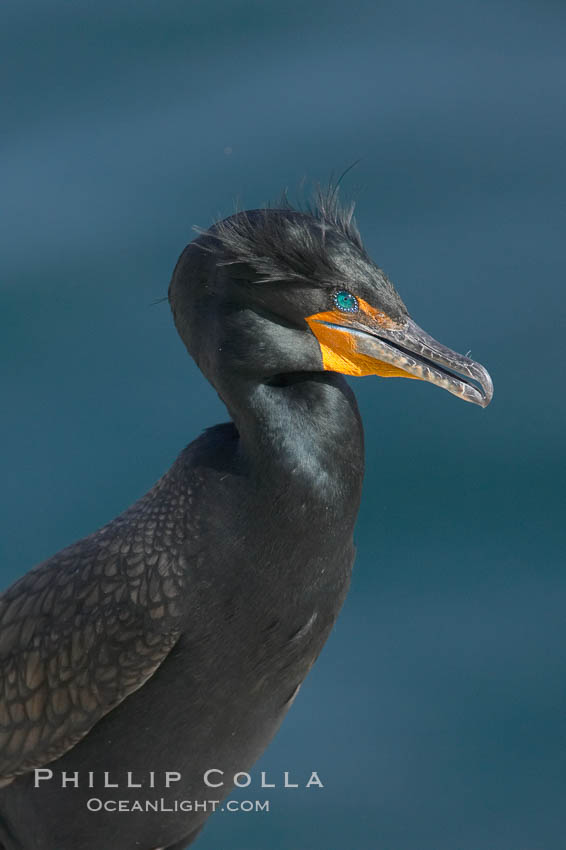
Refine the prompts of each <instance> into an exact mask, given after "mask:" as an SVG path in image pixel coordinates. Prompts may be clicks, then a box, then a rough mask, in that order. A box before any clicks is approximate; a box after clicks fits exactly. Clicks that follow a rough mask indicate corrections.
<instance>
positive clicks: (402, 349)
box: [306, 299, 493, 407]
mask: <svg viewBox="0 0 566 850" xmlns="http://www.w3.org/2000/svg"><path fill="white" fill-rule="evenodd" d="M358 306H359V309H358V311H357V312H356V313H343V312H341V311H339V310H337V309H336V310H329V311H327V312H324V313H316V314H314V315H312V316H308V317H307V318H306V322H307V324H308V325H309V327H310V329H311V331H312V332H313V334H314V335H315V337H316V339H317V340H318V343H319V345H320V350H321V354H322V362H323V366H324V368H325V369H326V370H329V371H332V372H342V373H343V374H346V375H358V376H362V375H381V376H382V377H386V378H389V377H400V378H416V379H417V380H421V381H430V383H431V384H436V386H438V387H442V388H443V389H445V390H448V392H450V393H453V395H456V396H458V397H459V398H461V399H464V401H471V402H473V403H474V404H479V405H480V406H481V407H487V405H488V404H489V402H490V401H491V399H492V397H493V383H492V381H491V378H490V376H489V373H488V371H487V370H486V369H485V368H484V367H483V366H481V365H480V364H479V363H476V362H475V361H474V360H470V358H469V357H464V356H463V355H462V354H457V353H456V352H455V351H452V350H451V349H450V348H447V347H446V346H445V345H442V344H441V343H440V342H437V341H436V340H435V339H433V337H431V336H429V334H427V333H426V332H425V331H423V330H422V328H420V327H419V326H418V325H417V324H416V322H414V321H413V320H412V319H411V318H410V317H409V316H407V317H406V318H404V319H401V320H399V321H398V320H394V319H391V318H390V317H389V316H387V315H386V314H385V313H382V312H381V311H379V310H376V309H375V308H374V307H372V306H371V305H370V304H368V303H367V302H364V301H362V299H358Z"/></svg>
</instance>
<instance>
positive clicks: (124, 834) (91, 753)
mask: <svg viewBox="0 0 566 850" xmlns="http://www.w3.org/2000/svg"><path fill="white" fill-rule="evenodd" d="M169 301H170V304H171V308H172V311H173V316H174V320H175V324H176V327H177V330H178V332H179V334H180V335H181V338H182V340H183V342H184V343H185V345H186V347H187V349H188V351H189V353H190V354H191V355H192V357H194V359H195V360H196V362H197V364H198V365H199V367H200V369H201V370H202V372H203V373H204V375H205V377H206V378H207V379H208V380H209V381H210V382H211V383H212V384H213V386H214V387H215V388H216V390H217V391H218V393H219V395H220V397H221V399H222V400H223V401H224V403H225V404H226V407H227V408H228V411H229V413H230V417H231V422H229V423H228V424H224V425H218V426H216V427H214V428H210V429H208V430H207V431H206V432H205V433H204V434H203V435H202V436H201V437H199V438H198V439H197V440H195V441H194V442H193V443H191V444H190V445H189V446H188V447H187V448H186V449H184V451H182V452H181V454H180V455H179V457H178V458H177V460H176V461H175V463H174V464H173V466H172V467H171V469H170V470H169V471H168V472H167V473H166V474H165V475H164V476H163V478H161V480H160V481H158V483H157V484H156V485H155V486H154V487H153V488H152V489H151V490H150V491H149V492H148V493H147V494H146V495H145V496H143V497H142V498H141V499H140V500H139V501H138V502H136V503H135V504H134V505H132V507H130V508H129V509H128V510H126V511H125V512H124V513H123V514H121V515H120V516H118V517H117V518H116V519H114V520H112V521H111V522H110V523H108V525H106V526H104V527H103V528H101V529H100V530H99V531H96V532H95V533H94V534H91V535H90V536H89V537H86V538H85V539H84V540H80V541H79V542H78V543H74V544H73V545H71V546H69V547H68V548H66V549H64V550H63V551H61V552H59V553H58V554H56V555H54V556H53V557H52V558H50V559H49V560H47V561H45V562H44V563H42V564H40V565H39V566H37V567H35V568H34V569H33V570H31V571H30V572H29V573H28V574H27V575H25V576H24V577H23V578H21V579H20V580H19V581H17V582H16V583H15V584H13V585H12V586H11V587H10V588H9V589H8V590H6V591H5V592H4V594H3V595H2V597H0V777H2V780H1V781H2V789H1V790H0V847H1V848H4V850H32V848H33V850H71V848H72V850H110V848H113V850H114V848H115V850H134V848H139V850H154V848H168V850H173V848H177V850H180V848H182V847H185V846H187V845H188V844H189V843H190V842H191V841H192V839H193V838H194V837H195V835H196V833H197V832H198V831H199V830H200V828H201V827H202V825H203V823H204V821H205V820H206V818H207V817H208V815H209V814H210V809H208V810H206V811H203V809H202V807H200V808H199V807H197V810H196V811H195V810H193V811H181V810H180V811H177V812H176V813H175V814H171V813H170V812H166V813H163V812H162V811H154V810H152V809H151V808H150V809H149V811H139V810H136V807H135V806H134V807H132V810H130V811H127V810H126V811H124V810H122V811H119V812H116V811H113V810H110V811H106V810H105V808H104V804H105V802H106V801H107V800H116V799H117V798H119V799H120V800H126V801H129V803H132V801H135V800H137V801H142V804H143V805H145V803H144V801H145V800H147V799H150V798H151V799H156V798H158V799H162V800H163V801H164V805H174V803H175V801H176V800H177V801H178V800H179V798H182V799H184V800H189V801H203V800H210V799H218V798H220V797H222V796H224V795H225V794H226V793H228V792H229V791H230V790H231V787H233V781H232V777H233V776H234V775H235V774H237V773H238V772H240V771H246V770H248V769H249V768H250V766H251V765H252V764H253V763H254V762H255V761H256V759H257V758H258V756H259V755H260V754H261V753H262V751H263V750H264V748H265V747H266V746H267V744H268V743H269V741H270V740H271V738H272V737H273V735H274V734H275V732H276V731H277V729H278V727H279V725H280V723H281V721H282V719H283V717H284V716H285V713H286V711H287V709H288V708H289V706H290V704H291V702H292V701H293V698H294V696H295V694H296V692H297V690H298V688H299V686H300V684H301V682H302V681H303V680H304V678H305V676H306V675H307V673H308V671H309V670H310V668H311V666H312V665H313V663H314V661H315V660H316V658H317V656H318V654H319V652H320V651H321V649H322V646H323V644H324V642H325V640H326V638H327V637H328V634H329V632H330V630H331V629H332V626H333V624H334V621H335V619H336V617H337V615H338V612H339V610H340V607H341V605H342V603H343V601H344V597H345V596H346V593H347V590H348V584H349V581H350V572H351V569H352V563H353V560H354V546H353V542H352V534H353V529H354V523H355V520H356V515H357V512H358V506H359V501H360V491H361V485H362V475H363V465H364V458H363V431H362V424H361V421H360V416H359V413H358V409H357V406H356V401H355V398H354V395H353V393H352V391H351V389H350V388H349V386H348V384H347V382H346V380H345V378H344V377H343V375H381V376H385V377H389V376H402V377H406V378H419V379H422V380H426V381H430V382H431V383H433V384H436V385H437V386H440V387H443V388H444V389H447V390H448V391H449V392H451V393H454V394H455V395H457V396H459V397H460V398H462V399H465V400H466V401H471V402H474V403H476V404H479V405H481V406H482V407H485V406H486V405H487V404H489V401H490V399H491V396H492V384H491V380H490V378H489V375H488V373H487V372H486V370H485V369H484V368H483V367H482V366H480V365H478V364H477V363H474V362H473V361H472V360H469V359H468V358H467V357H463V356H461V355H459V354H455V353H454V352H453V351H451V350H450V349H448V348H445V347H444V346H442V345H440V344H439V343H437V342H436V341H435V340H434V339H432V338H431V337H430V336H428V334H426V333H424V331H422V330H421V329H420V328H419V327H418V326H417V325H416V324H415V323H414V322H413V320H412V319H411V318H410V317H409V315H408V312H407V309H406V307H405V305H404V303H403V302H402V300H401V298H400V297H399V295H398V294H397V292H396V290H395V289H394V288H393V286H392V284H391V283H390V282H389V280H388V279H387V277H386V276H385V274H384V273H383V272H382V271H381V270H380V269H379V268H378V267H377V266H376V265H375V264H374V263H373V262H372V260H371V259H370V258H369V256H368V255H367V253H366V252H365V250H364V248H363V246H362V242H361V239H360V236H359V233H358V231H357V229H356V226H355V223H354V220H353V218H352V210H351V209H349V210H343V209H341V208H340V207H339V206H338V204H337V201H336V192H335V191H333V192H329V193H327V194H324V193H321V194H320V196H319V197H318V201H317V203H316V205H315V206H314V207H313V208H309V209H307V210H296V209H293V208H291V207H290V206H284V207H283V208H281V209H271V208H268V209H261V210H252V211H248V212H240V213H237V214H236V215H233V216H231V217H230V218H228V219H225V220H224V221H221V222H219V223H217V224H215V225H214V226H213V227H211V228H210V229H209V230H208V231H206V232H203V233H201V234H200V235H199V236H198V238H196V239H195V241H193V242H192V243H191V244H189V245H188V246H187V247H186V248H185V250H184V251H183V253H182V255H181V257H180V259H179V261H178V263H177V265H176V267H175V270H174V273H173V277H172V280H171V284H170V288H169ZM36 769H40V770H39V771H38V770H36ZM210 769H215V770H222V771H223V772H224V774H223V777H224V780H225V784H224V785H223V786H222V787H221V788H214V789H211V788H210V787H207V786H206V785H205V783H204V780H203V777H204V774H205V773H206V771H207V770H210ZM168 772H169V773H168ZM172 773H175V774H180V776H181V779H180V780H179V781H177V780H176V779H175V781H169V783H168V782H167V779H169V780H171V774H172ZM218 776H220V774H215V778H217V777H218ZM167 784H169V786H170V787H166V786H167ZM109 785H110V786H111V787H104V786H109ZM132 785H133V786H134V787H128V786H132ZM140 785H141V788H140V787H139V786H140ZM62 786H63V787H62ZM116 786H117V787H116ZM93 799H95V800H97V801H99V802H100V804H101V806H102V808H101V810H98V808H99V806H98V802H97V803H95V804H94V807H93V804H92V800H93ZM89 801H90V803H89ZM142 807H143V806H142Z"/></svg>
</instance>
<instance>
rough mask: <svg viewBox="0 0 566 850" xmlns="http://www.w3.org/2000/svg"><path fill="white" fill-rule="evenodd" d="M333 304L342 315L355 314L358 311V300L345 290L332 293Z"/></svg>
mask: <svg viewBox="0 0 566 850" xmlns="http://www.w3.org/2000/svg"><path fill="white" fill-rule="evenodd" d="M334 303H335V304H336V306H337V307H338V309H339V310H341V311H342V312H343V313H357V312H358V310H359V307H358V299H357V298H356V296H355V295H352V293H351V292H348V291H347V290H346V289H340V290H339V291H338V292H335V293H334Z"/></svg>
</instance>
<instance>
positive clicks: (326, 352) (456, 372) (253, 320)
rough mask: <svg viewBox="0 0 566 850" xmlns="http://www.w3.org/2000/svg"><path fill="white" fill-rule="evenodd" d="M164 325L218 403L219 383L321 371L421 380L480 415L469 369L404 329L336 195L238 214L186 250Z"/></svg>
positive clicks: (481, 390) (407, 320)
mask: <svg viewBox="0 0 566 850" xmlns="http://www.w3.org/2000/svg"><path fill="white" fill-rule="evenodd" d="M169 300H170V303H171V307H172V310H173V315H174V318H175V323H176V325H177V328H178V330H179V333H180V335H181V337H182V339H183V340H184V342H185V344H186V346H187V348H188V350H189V352H190V353H191V354H192V356H193V357H194V358H195V360H196V362H197V363H198V365H199V366H200V368H201V369H202V371H203V372H204V373H205V375H206V376H207V377H208V378H209V380H210V381H211V382H212V383H213V384H214V385H215V386H216V388H217V389H218V390H219V392H220V394H221V395H223V394H224V393H223V389H224V388H225V386H226V384H227V382H231V381H234V380H237V379H238V378H246V377H249V378H250V379H252V380H264V381H269V380H274V379H276V378H277V377H278V376H282V375H288V374H290V373H300V372H320V371H324V370H328V371H333V372H341V373H342V374H346V375H357V376H362V375H380V376H381V377H404V378H416V379H421V380H425V381H430V382H431V383H433V384H436V385H437V386H440V387H443V388H444V389H446V390H448V391H449V392H451V393H453V394H454V395H457V396H459V397H460V398H462V399H464V400H465V401H470V402H474V403H475V404H479V405H481V406H482V407H486V406H487V405H488V404H489V402H490V401H491V397H492V394H493V387H492V383H491V379H490V377H489V374H488V373H487V371H486V370H485V369H484V367H483V366H480V365H479V364H478V363H475V362H474V361H473V360H470V359H469V358H468V357H464V356H462V355H461V354H457V353H456V352H454V351H451V350H450V349H449V348H446V347H445V346H443V345H441V344H440V343H438V342H436V340H434V339H433V338H432V337H431V336H429V335H428V334H427V333H425V331H423V330H422V329H421V328H419V326H418V325H417V324H416V323H415V322H414V321H413V320H412V319H411V317H410V316H409V313H408V311H407V308H406V307H405V305H404V303H403V301H402V300H401V298H400V296H399V294H398V293H397V291H396V290H395V288H394V287H393V285H392V284H391V282H390V281H389V280H388V278H387V277H386V275H385V274H384V272H383V271H382V270H381V269H380V268H378V267H377V266H376V265H375V263H374V262H373V261H372V260H371V259H370V257H369V256H368V255H367V253H366V251H365V250H364V247H363V245H362V241H361V238H360V235H359V232H358V230H357V227H356V225H355V222H354V219H353V207H351V208H349V209H342V208H341V207H340V206H339V205H338V202H337V200H336V191H335V190H334V191H330V192H328V193H327V194H323V193H319V195H318V196H317V202H316V204H315V205H314V206H313V207H312V208H308V209H306V210H297V209H293V208H292V207H290V206H289V205H284V206H283V207H282V208H279V209H272V208H267V209H260V210H250V211H247V212H240V213H237V214H235V215H233V216H231V217H230V218H227V219H224V220H223V221H220V222H218V223H216V224H215V225H213V226H212V227H211V228H210V229H209V230H207V231H204V232H201V234H200V236H199V237H198V238H197V239H196V240H195V241H194V242H191V243H190V245H188V246H187V248H186V249H185V251H184V252H183V254H182V255H181V257H180V259H179V261H178V263H177V266H176V268H175V271H174V273H173V278H172V280H171V285H170V288H169Z"/></svg>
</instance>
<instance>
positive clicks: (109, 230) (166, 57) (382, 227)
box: [0, 0, 566, 850]
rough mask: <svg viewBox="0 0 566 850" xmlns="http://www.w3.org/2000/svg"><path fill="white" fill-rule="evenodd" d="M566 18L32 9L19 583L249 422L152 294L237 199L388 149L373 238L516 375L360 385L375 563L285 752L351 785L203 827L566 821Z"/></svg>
mask: <svg viewBox="0 0 566 850" xmlns="http://www.w3.org/2000/svg"><path fill="white" fill-rule="evenodd" d="M565 17H566V9H565V7H564V6H563V4H559V3H554V2H543V3H540V2H538V3H534V2H522V0H518V2H509V0H496V2H490V3H488V2H479V0H472V1H471V2H468V3H450V2H447V1H446V2H432V3H427V4H419V3H417V2H416V0H405V2H397V3H393V2H390V0H387V2H381V3H375V2H371V3H370V2H363V0H355V2H353V3H350V4H343V3H337V2H325V3H322V2H320V0H311V2H310V3H308V4H305V3H304V2H303V3H299V2H296V0H288V1H287V2H286V3H285V4H278V5H276V4H269V3H265V2H259V0H257V2H252V0H239V2H236V0H232V2H230V1H229V0H223V2H214V0H209V1H208V2H206V3H205V2H204V0H194V2H192V3H190V4H189V3H183V2H180V0H176V2H173V0H162V2H160V3H157V2H149V0H138V2H137V3H135V4H133V3H126V2H124V0H117V2H114V3H110V2H107V0H99V2H98V3H96V4H94V3H91V2H86V0H82V2H81V0H79V2H77V0H75V2H74V3H68V2H63V0H58V2H55V0H52V2H49V3H44V2H39V1H38V0H35V2H32V0H28V2H27V3H26V4H21V3H16V2H15V0H5V2H4V4H3V11H2V27H1V28H0V57H1V59H0V61H1V63H2V70H3V73H2V79H3V80H4V98H3V109H2V119H3V120H2V125H3V133H2V140H1V157H0V169H1V172H2V173H1V185H2V196H3V203H2V213H1V215H2V222H1V228H0V238H1V240H2V244H1V254H0V256H1V258H2V259H1V268H2V277H1V281H0V285H1V297H2V318H1V321H2V333H1V335H0V346H1V357H0V370H1V379H2V397H3V406H2V407H3V415H2V417H1V419H0V435H1V439H2V445H3V447H4V450H3V452H2V456H3V462H2V472H3V482H4V487H3V494H4V495H3V499H2V518H3V522H2V536H1V539H0V567H1V573H2V575H1V578H2V584H3V585H5V584H8V583H9V582H10V581H11V580H12V579H14V578H15V577H16V576H17V575H20V574H21V573H23V572H25V571H26V570H27V569H28V568H29V567H30V566H31V565H32V564H33V563H35V562H37V561H38V560H40V559H42V558H44V557H46V556H47V555H49V554H51V553H53V552H54V551H56V550H57V549H58V548H60V547H62V546H63V545H65V544H66V543H68V542H70V541H71V540H74V539H77V538H79V537H81V536H83V535H84V534H86V533H88V532H89V531H92V530H93V529H94V528H96V527H97V526H99V525H101V524H102V523H103V522H105V521H106V520H108V519H109V518H111V517H112V516H114V515H115V514H116V513H117V512H118V511H120V510H121V509H123V508H124V507H125V506H127V505H128V504H129V503H131V502H132V501H133V500H134V499H135V498H136V497H137V496H139V495H140V494H141V493H143V492H144V490H145V489H147V488H148V487H149V486H150V485H151V484H152V483H153V482H154V481H155V480H156V478H158V477H159V475H160V474H161V473H162V472H163V471H164V470H165V469H166V468H167V466H168V465H169V464H170V463H171V461H172V460H173V458H174V457H175V455H176V454H177V452H178V451H179V450H180V448H181V447H182V446H183V445H184V444H185V443H186V442H188V441H189V440H191V439H192V438H193V437H194V436H196V435H197V434H198V433H199V431H200V430H201V429H202V428H203V427H205V426H207V425H209V424H212V423H214V422H216V421H220V420H222V419H223V418H225V412H224V410H223V408H222V406H221V405H220V403H219V401H218V400H217V399H216V397H215V395H214V392H213V390H212V389H211V388H210V387H208V386H207V385H206V384H205V382H204V381H203V379H202V378H201V377H200V374H199V373H198V371H197V369H196V367H195V366H194V365H193V364H192V363H190V362H189V361H188V359H187V357H186V356H185V354H184V350H183V348H182V345H181V343H180V342H179V340H178V339H177V338H176V335H175V332H174V330H173V327H172V323H171V320H170V317H169V314H168V308H167V306H166V305H164V304H161V305H157V306H153V304H152V302H153V301H154V300H155V299H157V298H159V297H160V296H162V295H163V294H164V293H165V292H166V287H167V284H168V280H169V276H170V273H171V270H172V268H173V265H174V263H175V261H176V258H177V256H178V254H179V252H180V250H181V249H182V247H183V246H184V244H185V243H186V242H187V241H188V240H189V239H191V238H192V232H191V226H192V225H193V224H195V223H196V224H200V225H207V224H208V223H210V222H211V220H212V219H213V218H214V217H215V216H216V215H218V214H229V213H230V212H231V211H232V210H233V207H234V203H235V201H236V200H238V201H239V203H240V204H241V205H243V206H250V207H251V206H257V205H258V204H261V203H262V202H264V201H267V200H269V199H272V198H274V197H277V196H278V194H279V193H280V191H281V189H282V188H283V187H285V186H288V187H289V188H290V190H291V194H293V192H294V189H295V188H296V187H298V186H299V184H300V181H301V179H302V178H303V176H305V175H306V176H308V177H309V178H312V179H315V180H316V179H321V180H325V179H327V178H328V177H329V175H330V173H331V172H334V173H337V172H339V171H340V170H341V169H342V168H344V167H345V166H346V165H348V164H349V163H350V162H352V161H353V160H354V159H356V158H358V157H361V158H362V161H361V163H360V164H359V165H358V166H357V168H356V169H355V171H354V172H352V174H351V175H349V176H348V178H347V181H346V188H347V190H348V192H349V193H350V194H353V195H355V196H356V197H357V198H358V221H359V224H360V228H361V231H362V235H363V236H364V239H365V242H366V245H367V247H368V249H369V251H370V253H371V254H372V255H373V256H374V258H375V259H376V260H377V261H378V262H379V263H380V264H381V265H382V266H383V267H384V268H385V269H386V270H387V272H388V273H389V275H390V276H391V278H392V279H393V281H394V282H395V283H396V285H397V286H398V288H399V290H400V292H401V293H402V295H403V298H404V300H405V301H406V303H407V305H408V307H409V309H410V311H411V313H412V315H413V316H414V317H415V318H416V320H417V321H418V322H419V323H420V324H421V325H422V326H423V327H425V328H426V329H427V330H428V331H429V332H430V333H432V334H433V335H434V336H436V337H437V338H439V339H440V340H442V341H443V342H444V343H446V344H447V345H450V346H452V347H454V348H456V349H458V350H461V351H463V352H466V351H467V350H468V349H470V348H471V349H472V356H474V357H475V358H477V359H478V360H480V361H481V362H483V363H485V364H486V365H487V366H488V368H489V369H490V371H491V372H492V375H493V377H494V381H495V387H496V395H495V400H494V402H493V404H492V405H491V406H490V408H488V409H487V410H486V411H482V410H480V409H479V408H478V409H476V408H473V407H471V406H470V405H464V404H461V403H459V402H458V401H457V400H456V399H454V398H453V397H451V396H449V395H448V394H447V393H442V392H440V391H439V390H436V389H435V388H433V387H431V386H430V385H429V386H427V385H424V384H423V385H420V384H419V383H418V382H410V383H409V382H403V381H381V380H379V379H372V378H367V379H365V380H363V381H357V382H355V383H354V386H355V389H356V391H357V394H358V398H359V401H360V406H361V408H362V412H363V416H364V422H365V425H366V437H367V464H368V470H367V478H366V484H365V492H364V502H363V506H362V511H361V514H360V520H359V524H358V530H357V543H358V552H359V555H358V561H357V565H356V570H355V577H354V582H353V587H352V591H351V594H350V597H349V599H348V601H347V604H346V607H345V610H344V613H343V616H342V618H341V620H340V622H339V624H338V626H337V628H336V630H335V632H334V634H333V635H332V637H331V639H330V641H329V645H328V647H327V649H326V650H325V652H324V653H323V655H322V657H321V659H320V661H319V662H318V664H317V666H316V668H315V669H314V670H313V672H312V674H311V676H310V678H309V680H308V681H307V683H306V684H305V686H304V687H303V689H302V691H301V696H300V698H299V699H298V700H297V702H296V704H295V706H294V707H293V710H292V712H291V713H290V715H289V717H288V719H287V720H286V722H285V724H284V727H283V729H282V731H281V733H280V735H279V736H278V738H277V740H276V741H275V743H274V744H273V746H272V747H271V748H270V750H269V751H268V753H267V754H266V755H265V756H264V758H263V760H262V766H263V767H264V769H266V770H269V771H270V772H271V773H273V774H280V773H281V772H282V771H283V770H287V769H291V770H293V771H294V772H296V773H297V775H299V776H300V775H302V774H303V773H304V774H307V775H308V774H309V773H310V771H311V770H313V769H314V770H318V771H319V772H320V774H321V776H322V778H323V780H324V782H325V788H324V789H323V790H316V789H311V790H310V791H308V792H307V791H305V790H302V791H297V792H291V791H287V792H273V793H272V794H271V795H270V796H271V797H272V800H273V808H274V811H272V812H271V813H270V814H269V815H266V814H256V815H249V814H247V815H228V814H219V815H217V816H215V818H213V819H212V820H211V822H210V825H209V826H208V827H207V829H206V831H205V833H204V834H203V837H202V839H201V840H200V842H199V845H198V846H199V847H202V850H206V848H207V847H208V848H213V847H220V846H221V847H223V848H230V850H267V848H269V850H311V848H325V850H338V848H340V850H342V848H348V850H350V848H355V850H416V848H418V850H428V848H430V850H555V848H556V850H558V848H562V847H563V846H564V839H563V834H564V827H565V819H564V815H563V797H564V790H565V781H564V776H565V769H566V766H565V764H564V682H565V676H564V661H565V658H564V656H565V649H564V646H565V643H564V637H565V634H564V631H565V630H564V625H563V622H564V616H563V611H564V607H565V606H566V582H565V578H564V575H563V564H564V551H565V549H564V543H565V540H564V508H565V504H564V468H565V467H564V462H565V459H566V458H565V449H564V439H563V434H564V414H565V405H566V401H565V394H564V379H563V373H564V365H563V364H564V342H563V341H564V306H565V297H564V273H563V241H564V236H563V234H564V225H565V215H564V211H565V207H564V189H565V186H564V155H565V153H566V151H565V147H566V145H565V130H566V119H565V110H564V94H563V92H564V73H565V67H564V66H565V62H564V36H565V26H564V24H565ZM243 796H248V797H249V794H247V795H246V794H244V795H243ZM256 796H261V793H260V794H259V795H256Z"/></svg>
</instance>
